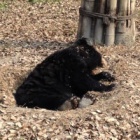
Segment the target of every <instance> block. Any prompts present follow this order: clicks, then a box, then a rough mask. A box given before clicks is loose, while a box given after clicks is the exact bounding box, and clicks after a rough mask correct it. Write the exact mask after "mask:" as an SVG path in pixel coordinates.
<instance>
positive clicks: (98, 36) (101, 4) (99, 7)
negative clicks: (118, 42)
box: [94, 0, 105, 44]
mask: <svg viewBox="0 0 140 140" xmlns="http://www.w3.org/2000/svg"><path fill="white" fill-rule="evenodd" d="M95 5H96V7H95V10H96V12H97V13H101V14H103V13H104V11H105V0H96V1H95ZM94 42H95V43H97V44H102V43H103V19H100V18H96V23H95V35H94Z"/></svg>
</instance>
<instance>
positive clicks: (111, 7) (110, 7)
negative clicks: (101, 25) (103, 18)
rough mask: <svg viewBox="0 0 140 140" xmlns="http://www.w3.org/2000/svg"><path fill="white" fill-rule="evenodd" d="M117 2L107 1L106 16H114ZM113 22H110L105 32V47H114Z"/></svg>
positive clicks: (115, 0) (114, 0) (113, 0)
mask: <svg viewBox="0 0 140 140" xmlns="http://www.w3.org/2000/svg"><path fill="white" fill-rule="evenodd" d="M116 7H117V0H107V6H106V8H107V9H106V14H109V15H111V16H115V15H116ZM115 26H116V25H115V20H111V21H110V23H109V25H107V26H106V30H105V45H107V46H110V45H114V41H115Z"/></svg>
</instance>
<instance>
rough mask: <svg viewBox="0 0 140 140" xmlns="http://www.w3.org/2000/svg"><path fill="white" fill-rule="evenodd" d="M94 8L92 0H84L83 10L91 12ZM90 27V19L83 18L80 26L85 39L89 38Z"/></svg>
mask: <svg viewBox="0 0 140 140" xmlns="http://www.w3.org/2000/svg"><path fill="white" fill-rule="evenodd" d="M93 8H94V0H85V3H84V9H85V10H87V11H89V12H93ZM91 25H92V18H90V17H87V16H84V17H83V26H82V36H84V37H86V38H90V37H91Z"/></svg>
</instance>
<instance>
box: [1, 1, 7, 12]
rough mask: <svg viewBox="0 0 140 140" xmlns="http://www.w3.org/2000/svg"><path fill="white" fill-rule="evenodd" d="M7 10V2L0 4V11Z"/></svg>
mask: <svg viewBox="0 0 140 140" xmlns="http://www.w3.org/2000/svg"><path fill="white" fill-rule="evenodd" d="M6 8H7V3H6V2H0V11H4V10H6Z"/></svg>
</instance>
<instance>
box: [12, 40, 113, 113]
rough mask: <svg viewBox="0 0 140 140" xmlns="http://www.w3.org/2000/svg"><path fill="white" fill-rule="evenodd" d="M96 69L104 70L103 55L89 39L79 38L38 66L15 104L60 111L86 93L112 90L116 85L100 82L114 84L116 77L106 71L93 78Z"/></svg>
mask: <svg viewBox="0 0 140 140" xmlns="http://www.w3.org/2000/svg"><path fill="white" fill-rule="evenodd" d="M96 67H102V58H101V54H100V53H99V52H97V51H96V50H95V48H93V46H92V45H90V44H89V42H88V40H87V39H85V38H82V39H79V40H78V41H77V42H75V44H74V45H73V46H71V47H69V48H66V49H63V50H60V51H57V52H55V53H54V54H52V55H50V56H49V57H48V58H46V59H45V60H44V61H43V62H42V63H41V64H38V65H37V66H36V67H35V69H34V70H33V71H32V72H31V73H30V74H29V76H28V77H27V79H26V80H25V81H24V82H23V84H22V85H21V86H20V87H19V88H18V89H17V91H16V93H15V94H14V96H15V99H16V103H17V105H19V106H25V107H30V108H33V107H40V108H46V109H52V110H57V109H58V108H59V107H60V106H62V104H63V103H64V102H66V101H67V100H70V99H71V98H72V97H73V96H76V97H79V98H82V97H83V95H85V94H86V92H87V91H101V92H103V91H111V90H112V89H113V87H114V84H111V85H104V84H102V83H100V82H99V80H101V79H104V80H108V81H113V80H114V77H113V76H111V75H110V74H109V73H106V72H102V73H100V74H97V75H93V74H92V70H93V69H95V68H96Z"/></svg>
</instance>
